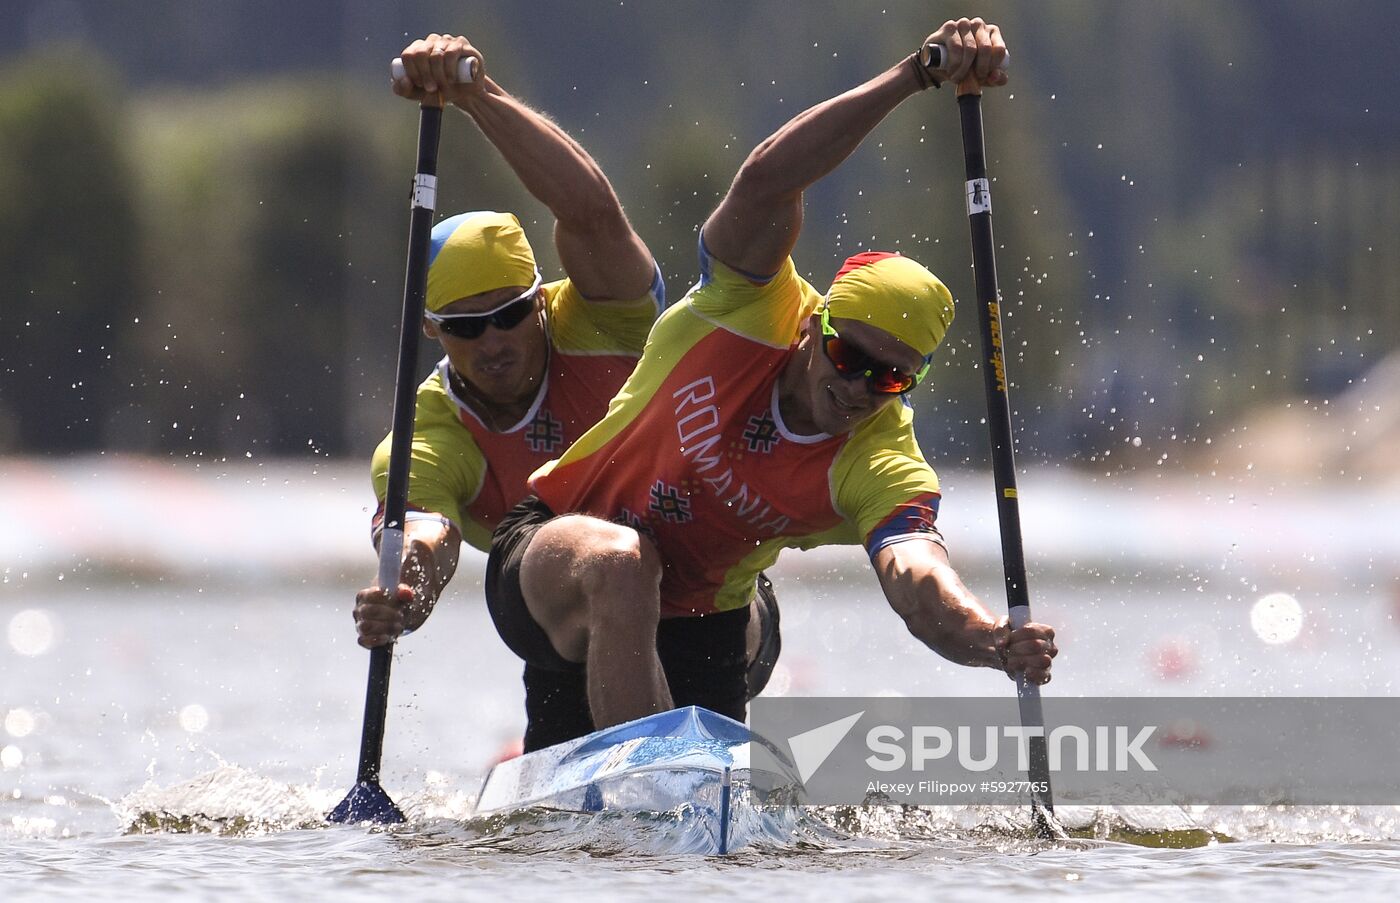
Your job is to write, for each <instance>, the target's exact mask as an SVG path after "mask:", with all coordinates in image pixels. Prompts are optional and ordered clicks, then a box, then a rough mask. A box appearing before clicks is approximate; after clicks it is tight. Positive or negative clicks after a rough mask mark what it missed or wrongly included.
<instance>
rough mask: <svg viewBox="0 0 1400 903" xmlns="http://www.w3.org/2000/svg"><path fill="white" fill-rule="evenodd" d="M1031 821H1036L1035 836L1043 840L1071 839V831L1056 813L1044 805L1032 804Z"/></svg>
mask: <svg viewBox="0 0 1400 903" xmlns="http://www.w3.org/2000/svg"><path fill="white" fill-rule="evenodd" d="M1031 821H1033V822H1034V823H1035V836H1036V837H1039V838H1040V839H1041V840H1069V839H1070V837H1069V832H1068V831H1066V830H1065V826H1064V825H1062V824H1060V820H1059V819H1058V818H1056V817H1055V813H1054V812H1051V811H1050V810H1049V809H1046V808H1045V807H1044V806H1038V805H1032V806H1031Z"/></svg>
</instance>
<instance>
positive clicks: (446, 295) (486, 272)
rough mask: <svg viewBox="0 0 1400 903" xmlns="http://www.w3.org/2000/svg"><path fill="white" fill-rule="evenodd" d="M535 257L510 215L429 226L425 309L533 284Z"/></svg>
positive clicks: (464, 217)
mask: <svg viewBox="0 0 1400 903" xmlns="http://www.w3.org/2000/svg"><path fill="white" fill-rule="evenodd" d="M537 272H538V271H537V270H536V269H535V254H534V252H533V251H531V250H530V243H529V242H528V241H526V240H525V230H523V229H521V228H520V221H519V220H518V219H516V218H515V214H513V213H493V212H491V211H489V210H478V211H476V212H473V213H459V214H457V215H456V216H450V217H448V218H447V219H445V220H443V221H442V222H440V223H438V224H437V225H436V226H434V227H433V237H432V242H431V245H430V246H429V249H428V296H427V299H426V301H425V303H426V306H427V308H428V310H430V311H433V312H434V313H436V312H437V311H440V310H442V309H443V308H444V307H446V306H447V305H449V304H451V303H452V302H453V301H456V300H458V299H460V298H466V297H469V296H471V295H479V294H481V293H482V292H489V291H494V290H495V289H498V288H505V287H507V286H521V287H525V286H528V285H531V284H532V283H534V281H535V276H536V274H537Z"/></svg>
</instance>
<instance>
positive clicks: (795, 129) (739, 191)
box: [703, 62, 921, 274]
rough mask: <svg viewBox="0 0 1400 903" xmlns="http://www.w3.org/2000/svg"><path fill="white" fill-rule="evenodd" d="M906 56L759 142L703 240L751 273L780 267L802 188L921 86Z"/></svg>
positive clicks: (796, 226)
mask: <svg viewBox="0 0 1400 903" xmlns="http://www.w3.org/2000/svg"><path fill="white" fill-rule="evenodd" d="M920 87H921V86H920V84H919V81H918V78H917V77H916V76H915V74H914V72H913V70H911V69H910V68H909V65H908V63H907V62H900V63H899V64H898V65H895V66H892V67H891V68H889V69H888V70H886V71H885V72H883V73H881V74H880V75H878V76H876V77H875V78H873V79H871V80H870V81H868V82H866V83H865V84H863V85H861V86H860V87H858V88H854V89H852V90H850V91H847V92H846V93H845V94H841V95H839V96H837V97H833V98H831V99H830V100H827V101H824V102H822V103H819V104H817V105H816V106H814V107H812V108H811V109H808V110H805V111H803V112H801V113H799V114H798V115H797V116H795V117H793V119H792V120H791V121H789V122H788V123H787V124H786V125H784V126H783V127H782V128H780V129H778V131H776V132H774V133H773V134H772V135H770V136H769V137H768V138H766V139H764V141H763V142H762V143H761V144H759V145H758V147H756V148H754V150H753V152H752V153H751V154H749V157H748V159H747V160H745V161H744V165H743V166H741V167H740V168H739V173H738V175H736V176H735V177H734V181H733V183H732V184H730V186H729V191H728V193H727V194H725V196H724V200H722V201H720V205H719V207H718V208H716V209H715V212H714V213H712V214H710V218H709V219H708V220H706V222H705V229H704V232H703V235H704V239H705V245H706V247H708V248H709V249H710V253H711V254H713V255H714V256H715V258H716V259H718V260H719V261H721V262H722V263H724V264H726V265H727V266H729V267H731V268H733V269H736V270H740V271H742V272H745V273H757V274H769V273H774V272H777V270H778V268H779V267H780V266H782V263H783V261H784V260H786V259H787V257H788V255H789V254H791V253H792V249H793V247H794V246H795V245H796V244H797V236H798V233H799V232H801V230H802V192H803V191H805V190H806V188H807V186H809V185H811V184H813V183H814V182H816V181H817V180H818V179H820V178H821V177H822V176H824V175H826V174H827V173H829V172H831V171H832V170H833V169H835V168H836V167H837V166H838V165H840V163H841V162H842V161H843V160H845V159H846V158H847V157H849V156H850V155H851V153H852V152H853V151H854V150H855V149H856V148H857V147H858V146H859V145H860V142H861V141H862V140H863V139H864V138H865V136H866V135H868V134H869V133H870V131H871V130H872V129H874V128H875V126H877V125H879V124H880V122H881V120H883V119H884V118H885V117H886V116H888V115H889V113H890V112H891V111H892V110H893V109H894V108H895V107H897V106H899V104H900V103H901V102H902V101H903V100H904V99H905V98H907V97H909V96H910V95H912V94H915V93H917V92H918V91H919V90H920Z"/></svg>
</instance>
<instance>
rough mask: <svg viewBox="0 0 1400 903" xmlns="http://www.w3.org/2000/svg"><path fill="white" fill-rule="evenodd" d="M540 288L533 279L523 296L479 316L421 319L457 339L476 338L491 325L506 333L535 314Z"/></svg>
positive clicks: (439, 315) (518, 296)
mask: <svg viewBox="0 0 1400 903" xmlns="http://www.w3.org/2000/svg"><path fill="white" fill-rule="evenodd" d="M539 288H540V280H539V277H535V284H534V285H532V286H530V287H529V288H528V289H526V290H525V293H524V294H521V295H517V296H515V297H514V298H511V299H510V300H509V301H507V302H506V303H504V304H502V305H500V306H499V307H493V308H492V309H491V310H488V311H483V312H482V313H479V314H437V313H432V312H431V311H429V312H428V313H425V314H423V316H424V317H426V318H427V319H428V320H429V321H430V322H431V323H433V325H435V326H437V328H438V329H440V330H442V331H443V332H444V333H446V334H447V335H450V336H452V337H454V338H458V339H475V338H479V337H480V336H481V334H482V333H483V332H485V331H486V327H487V326H494V327H496V328H497V329H499V330H501V331H502V332H505V331H507V330H511V329H514V328H515V327H517V326H519V325H520V324H521V323H523V322H525V318H526V317H528V316H530V313H531V312H532V311H534V309H535V297H536V295H537V293H538V292H539Z"/></svg>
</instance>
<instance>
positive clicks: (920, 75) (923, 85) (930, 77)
mask: <svg viewBox="0 0 1400 903" xmlns="http://www.w3.org/2000/svg"><path fill="white" fill-rule="evenodd" d="M909 65H910V66H912V67H913V68H914V77H915V78H917V79H918V80H919V90H920V91H927V90H928V89H929V88H941V87H943V82H942V80H941V79H939V78H938V77H937V76H936V75H934V74H933V73H932V72H931V71H929V70H928V69H927V68H925V66H924V64H923V63H922V62H920V61H919V51H917V50H916V51H914V52H913V53H911V54H909Z"/></svg>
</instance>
